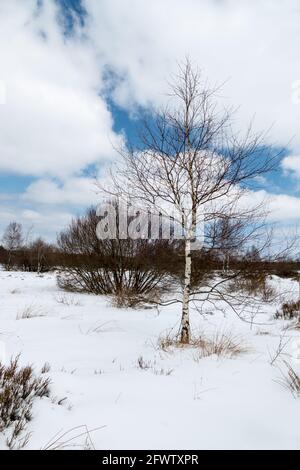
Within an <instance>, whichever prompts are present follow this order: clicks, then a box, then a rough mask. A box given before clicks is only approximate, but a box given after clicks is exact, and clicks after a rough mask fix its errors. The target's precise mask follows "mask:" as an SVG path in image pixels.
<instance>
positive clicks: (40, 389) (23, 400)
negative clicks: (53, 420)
mask: <svg viewBox="0 0 300 470" xmlns="http://www.w3.org/2000/svg"><path fill="white" fill-rule="evenodd" d="M18 362H19V357H16V358H15V359H12V360H11V362H10V364H9V365H8V366H5V365H3V364H0V432H4V431H6V430H9V431H11V432H10V437H9V438H7V442H6V443H7V445H8V447H9V448H10V449H13V448H15V447H19V446H20V444H22V443H23V444H24V440H23V441H22V440H19V441H18V438H20V435H21V433H22V432H23V431H24V430H25V428H26V425H27V423H28V421H30V420H31V418H32V414H31V410H32V406H33V402H34V400H35V399H36V398H42V397H44V396H49V384H50V381H49V379H48V378H44V377H42V376H37V375H36V374H35V373H34V370H33V368H32V367H31V366H26V367H19V363H18Z"/></svg>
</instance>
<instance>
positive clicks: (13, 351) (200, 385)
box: [0, 271, 300, 449]
mask: <svg viewBox="0 0 300 470" xmlns="http://www.w3.org/2000/svg"><path fill="white" fill-rule="evenodd" d="M280 282H281V285H279V280H278V282H277V287H278V288H280V289H282V290H286V291H289V290H290V289H294V291H295V295H297V292H298V291H297V289H298V286H297V285H296V283H292V282H291V281H286V280H285V281H280ZM29 306H30V310H32V311H35V312H36V314H39V315H41V316H37V317H34V318H24V319H21V318H20V317H21V316H22V312H24V310H25V309H26V308H27V307H29ZM275 310H276V306H271V305H268V306H266V307H265V308H264V312H265V313H264V314H262V315H259V317H258V318H255V320H254V321H255V324H253V325H252V326H251V325H250V324H249V323H245V322H242V321H241V320H240V319H238V318H237V317H236V316H235V315H234V314H233V313H232V312H230V311H228V313H227V315H225V316H224V315H223V314H221V313H215V314H213V315H206V316H201V315H200V314H199V313H197V312H193V314H192V324H193V327H194V328H195V329H196V330H197V329H200V330H201V331H205V332H207V333H208V334H210V333H213V332H214V331H215V330H216V329H217V330H219V331H220V330H222V331H231V332H233V333H234V334H237V335H240V336H241V337H242V338H243V339H244V341H245V343H247V345H248V347H249V352H247V353H246V354H242V355H240V356H237V357H235V358H232V359H230V358H218V357H216V356H211V357H207V358H202V359H199V358H198V357H197V351H196V350H195V349H193V348H187V349H179V350H176V351H173V352H169V353H167V352H163V351H162V350H160V349H159V348H157V340H158V337H159V335H161V334H163V333H165V332H167V331H169V330H170V329H171V328H173V329H174V331H176V329H177V328H178V322H179V318H180V307H179V305H172V306H170V307H168V308H164V309H162V310H161V311H160V312H159V313H158V312H157V311H156V310H155V309H144V310H129V309H128V310H126V309H116V308H114V307H112V306H111V304H110V301H109V299H107V298H105V297H101V296H93V295H82V294H65V293H63V292H62V291H60V290H59V289H58V287H57V286H56V280H55V275H54V274H45V275H43V276H38V275H37V274H30V273H10V272H5V271H2V272H0V318H1V322H0V340H1V341H3V342H4V343H5V347H6V360H7V361H8V360H9V358H10V357H11V356H15V355H17V354H19V353H21V359H20V361H21V363H22V365H25V364H28V363H31V364H33V365H34V366H35V368H36V370H38V369H39V368H41V367H42V366H43V364H44V363H45V362H47V363H49V364H50V366H51V370H50V372H49V376H50V378H51V381H52V385H51V398H43V399H38V400H37V401H36V404H35V406H34V410H33V419H32V421H31V422H30V423H29V425H28V428H27V431H30V432H31V433H32V434H31V438H30V441H29V444H28V445H27V447H26V448H28V449H31V448H34V449H41V448H45V447H46V446H47V443H48V442H49V441H51V440H53V439H55V436H56V438H57V437H60V436H61V435H62V434H63V433H64V432H67V431H69V430H71V429H73V428H75V427H79V426H87V427H88V429H90V430H92V429H94V428H101V429H98V430H96V431H94V432H92V433H91V438H92V441H93V445H94V446H95V448H96V449H138V448H144V449H162V448H164V449H166V448H167V449H176V448H177V449H178V448H181V449H261V448H267V449H276V448H280V449H288V448H296V449H299V448H300V426H299V422H300V398H299V399H295V398H294V397H293V396H292V394H291V393H290V392H289V391H288V390H286V389H285V388H284V387H283V386H282V385H280V384H279V383H278V380H279V379H280V378H281V372H280V370H279V367H280V368H281V369H282V368H283V365H282V361H281V359H280V358H279V360H278V361H277V362H275V365H273V366H272V365H271V364H270V357H273V356H274V354H275V351H276V350H277V348H278V344H279V342H280V337H281V335H282V334H283V326H284V322H282V321H278V320H277V321H275V320H273V318H272V314H273V313H274V312H275ZM256 323H261V325H257V324H256ZM288 337H291V341H290V342H289V344H288V345H287V346H286V350H285V353H286V354H292V353H293V348H294V347H295V341H296V340H297V338H300V333H299V332H297V331H295V330H289V331H288V332H287V333H286V336H285V340H286V339H287V338H288ZM141 357H142V358H143V359H142V362H144V363H145V364H147V366H148V368H146V369H141V368H140V367H138V359H139V358H141ZM282 357H283V356H282ZM284 357H288V356H284ZM289 360H290V361H292V358H290V359H289ZM293 366H294V367H295V368H296V369H297V370H298V371H300V365H298V364H297V361H294V362H293ZM81 432H83V428H77V430H76V429H75V430H74V431H72V432H71V433H70V434H67V436H66V437H64V438H62V439H61V441H65V440H68V439H69V438H70V437H72V436H76V435H77V434H81ZM85 439H86V435H85V436H81V437H78V438H75V439H73V440H72V441H70V442H69V443H68V447H70V448H71V447H72V446H77V445H78V446H82V445H84V441H85ZM0 444H1V445H0V447H1V448H4V447H5V444H4V439H3V438H2V440H0Z"/></svg>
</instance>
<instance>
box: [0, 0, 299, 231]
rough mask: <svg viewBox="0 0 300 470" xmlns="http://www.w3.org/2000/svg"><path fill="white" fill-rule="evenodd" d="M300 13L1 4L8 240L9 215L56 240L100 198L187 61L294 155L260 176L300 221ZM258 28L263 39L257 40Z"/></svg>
mask: <svg viewBox="0 0 300 470" xmlns="http://www.w3.org/2000/svg"><path fill="white" fill-rule="evenodd" d="M299 22H300V8H299V2H297V1H296V0H287V1H286V2H282V1H279V0H274V1H272V2H269V1H266V0H265V1H263V0H257V1H256V2H253V1H250V0H241V1H240V2H234V1H233V0H221V1H219V2H215V1H214V0H203V1H202V2H198V1H196V0H187V1H185V2H182V0H165V1H164V2H161V1H159V0H153V1H152V2H148V1H146V0H82V1H80V0H57V1H55V0H43V1H42V0H39V1H37V0H23V1H22V2H20V1H19V0H2V1H1V3H0V53H1V58H2V63H1V67H0V103H2V104H0V237H1V232H3V229H4V227H5V226H6V225H7V223H8V222H9V221H10V220H18V221H20V222H22V223H23V225H24V227H25V229H29V228H31V227H33V232H34V233H35V234H36V235H40V234H41V235H43V236H44V237H45V238H47V239H49V240H54V239H55V235H56V233H57V231H59V230H60V229H62V228H63V227H64V226H65V225H66V224H67V223H68V222H69V221H70V219H71V217H72V215H74V214H76V213H82V212H83V211H84V209H85V208H86V207H87V206H88V205H90V204H92V203H96V202H97V195H96V190H95V184H94V176H95V174H100V175H101V174H102V172H103V169H104V168H106V167H107V165H108V164H110V162H113V161H114V160H115V159H116V153H115V151H114V146H115V145H117V144H119V143H120V142H122V141H123V140H124V139H126V138H128V137H129V138H132V137H133V135H134V129H135V126H136V125H138V121H139V111H140V110H141V109H143V108H146V109H147V108H151V107H153V106H154V107H155V106H159V105H161V104H164V103H165V101H166V99H167V97H166V94H165V92H166V91H167V88H166V80H167V79H168V78H169V76H170V75H171V74H172V73H174V72H175V71H176V67H177V62H178V61H180V60H182V59H183V58H184V56H185V55H186V54H188V55H189V56H190V57H191V59H192V61H193V62H194V63H196V64H198V65H199V66H200V67H201V69H202V70H203V73H204V74H205V76H207V77H208V79H209V80H210V81H211V82H213V83H223V82H224V88H223V90H222V95H221V97H220V99H221V100H222V101H223V102H224V104H226V105H228V104H230V105H233V106H234V107H237V106H240V107H239V108H238V110H237V117H236V120H237V122H238V124H239V126H240V127H241V128H244V127H245V126H246V125H247V123H248V122H249V120H251V119H252V118H253V117H255V118H254V122H255V126H256V127H257V129H259V130H261V129H266V128H270V132H269V143H270V145H276V146H277V147H278V148H282V149H285V153H284V155H283V158H282V162H281V165H280V166H279V167H278V169H277V171H276V172H273V173H272V174H270V175H268V176H267V177H266V178H265V179H264V180H263V181H260V182H259V184H260V191H257V194H256V196H257V197H264V196H265V195H267V196H269V197H270V198H271V203H270V204H271V209H272V216H271V220H272V221H275V222H277V223H278V224H279V225H281V226H295V225H297V224H298V223H299V219H300V127H299V122H300V84H299V80H300V65H299V53H300V29H299ZM253 28H255V35H253Z"/></svg>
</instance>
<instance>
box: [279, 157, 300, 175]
mask: <svg viewBox="0 0 300 470" xmlns="http://www.w3.org/2000/svg"><path fill="white" fill-rule="evenodd" d="M282 168H283V170H285V171H287V172H292V173H294V175H295V176H297V177H299V178H300V155H289V156H287V157H285V158H284V159H283V160H282Z"/></svg>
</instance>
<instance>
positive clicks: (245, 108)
mask: <svg viewBox="0 0 300 470" xmlns="http://www.w3.org/2000/svg"><path fill="white" fill-rule="evenodd" d="M84 4H85V5H86V8H87V10H88V12H89V13H90V22H89V25H88V28H87V31H88V33H89V34H90V35H91V37H92V39H93V41H94V43H95V45H96V48H97V50H98V51H99V55H100V57H101V61H102V62H101V63H102V64H110V66H111V67H112V68H113V69H114V70H115V71H116V72H117V73H118V74H119V75H120V77H122V78H123V79H120V80H119V82H118V83H117V87H116V91H115V96H116V99H117V100H118V101H119V103H121V104H123V105H124V106H126V107H127V106H130V105H134V103H139V104H147V103H149V102H152V103H153V102H154V103H160V102H162V101H163V100H164V99H165V95H164V94H163V92H164V91H166V84H165V80H166V78H168V77H169V74H170V71H171V70H172V71H175V70H176V61H177V60H182V59H183V58H184V56H185V55H186V54H189V55H190V57H191V58H192V60H193V61H194V62H195V63H197V64H198V65H199V66H200V67H201V68H202V69H203V70H204V72H205V74H206V75H207V76H208V78H209V80H210V81H212V82H218V83H223V82H224V81H226V80H228V82H227V83H226V84H225V86H224V91H223V93H222V94H223V96H224V100H225V102H228V103H232V104H234V105H236V106H239V105H241V108H240V109H239V112H238V120H237V122H238V123H239V124H241V123H242V124H245V122H248V121H249V119H251V118H252V117H253V115H254V114H255V117H256V125H257V127H258V128H259V129H265V128H269V126H271V125H272V124H273V123H274V122H275V125H274V127H273V129H272V130H271V133H270V139H271V140H272V141H273V142H274V141H275V142H278V143H280V144H282V145H286V144H289V142H290V140H291V138H293V137H294V140H293V141H292V145H293V146H294V147H295V149H298V150H300V133H299V122H300V104H299V105H296V104H294V102H293V99H292V97H293V93H294V92H295V90H293V88H292V86H293V84H294V83H295V81H297V80H299V79H300V62H299V55H300V29H299V22H300V6H299V1H298V0H287V1H285V2H282V0H255V1H253V0H240V1H239V2H237V1H235V0H218V1H217V0H202V1H201V2H200V1H198V0H185V1H182V0H164V1H163V2H162V1H161V0H152V1H151V2H145V1H140V0H114V1H113V2H112V1H111V0H102V1H101V2H99V1H97V0H84Z"/></svg>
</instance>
